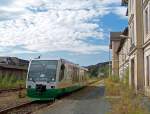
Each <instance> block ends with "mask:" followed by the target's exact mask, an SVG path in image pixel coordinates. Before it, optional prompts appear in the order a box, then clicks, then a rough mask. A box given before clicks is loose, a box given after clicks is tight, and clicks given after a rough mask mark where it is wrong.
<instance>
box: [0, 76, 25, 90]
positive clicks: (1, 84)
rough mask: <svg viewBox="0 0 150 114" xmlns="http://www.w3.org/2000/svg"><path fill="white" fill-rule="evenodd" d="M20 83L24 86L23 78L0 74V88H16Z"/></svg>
mask: <svg viewBox="0 0 150 114" xmlns="http://www.w3.org/2000/svg"><path fill="white" fill-rule="evenodd" d="M20 85H22V86H23V87H25V79H22V80H21V79H19V80H18V79H17V78H16V76H8V75H6V76H0V89H9V88H18V87H19V86H20Z"/></svg>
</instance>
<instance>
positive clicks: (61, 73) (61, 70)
mask: <svg viewBox="0 0 150 114" xmlns="http://www.w3.org/2000/svg"><path fill="white" fill-rule="evenodd" d="M64 73H65V65H64V64H62V65H61V68H60V76H59V81H61V80H63V79H64Z"/></svg>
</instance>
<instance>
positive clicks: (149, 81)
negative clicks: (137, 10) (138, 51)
mask: <svg viewBox="0 0 150 114" xmlns="http://www.w3.org/2000/svg"><path fill="white" fill-rule="evenodd" d="M143 7H144V8H143V9H144V10H143V23H144V45H143V47H144V68H145V69H144V76H145V84H144V86H145V93H146V95H149V96H150V1H149V0H144V1H143Z"/></svg>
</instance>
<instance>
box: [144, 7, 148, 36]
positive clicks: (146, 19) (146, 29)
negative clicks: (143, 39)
mask: <svg viewBox="0 0 150 114" xmlns="http://www.w3.org/2000/svg"><path fill="white" fill-rule="evenodd" d="M144 28H145V35H147V34H148V8H146V10H145V27H144Z"/></svg>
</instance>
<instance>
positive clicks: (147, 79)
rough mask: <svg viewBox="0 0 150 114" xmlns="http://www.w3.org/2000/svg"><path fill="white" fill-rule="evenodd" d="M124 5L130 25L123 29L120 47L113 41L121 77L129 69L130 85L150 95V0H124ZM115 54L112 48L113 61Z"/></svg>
mask: <svg viewBox="0 0 150 114" xmlns="http://www.w3.org/2000/svg"><path fill="white" fill-rule="evenodd" d="M122 5H126V6H127V16H128V27H127V28H125V30H123V31H122V35H121V37H120V42H119V47H118V45H116V44H115V43H112V45H116V46H117V47H118V50H117V53H116V54H117V56H119V59H118V61H119V70H118V72H119V77H120V78H122V77H123V76H124V75H125V73H126V69H128V70H129V84H130V87H132V88H135V90H140V91H144V92H145V94H146V95H149V96H150V0H122ZM110 35H111V36H110V41H111V37H112V34H111V33H110ZM123 36H124V37H123ZM110 44H111V43H110ZM116 46H111V47H116ZM113 55H114V51H113V49H112V63H114V62H116V61H114V59H113ZM115 64H118V62H116V63H115ZM112 70H114V69H112ZM112 72H114V71H112ZM115 72H117V71H115Z"/></svg>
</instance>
